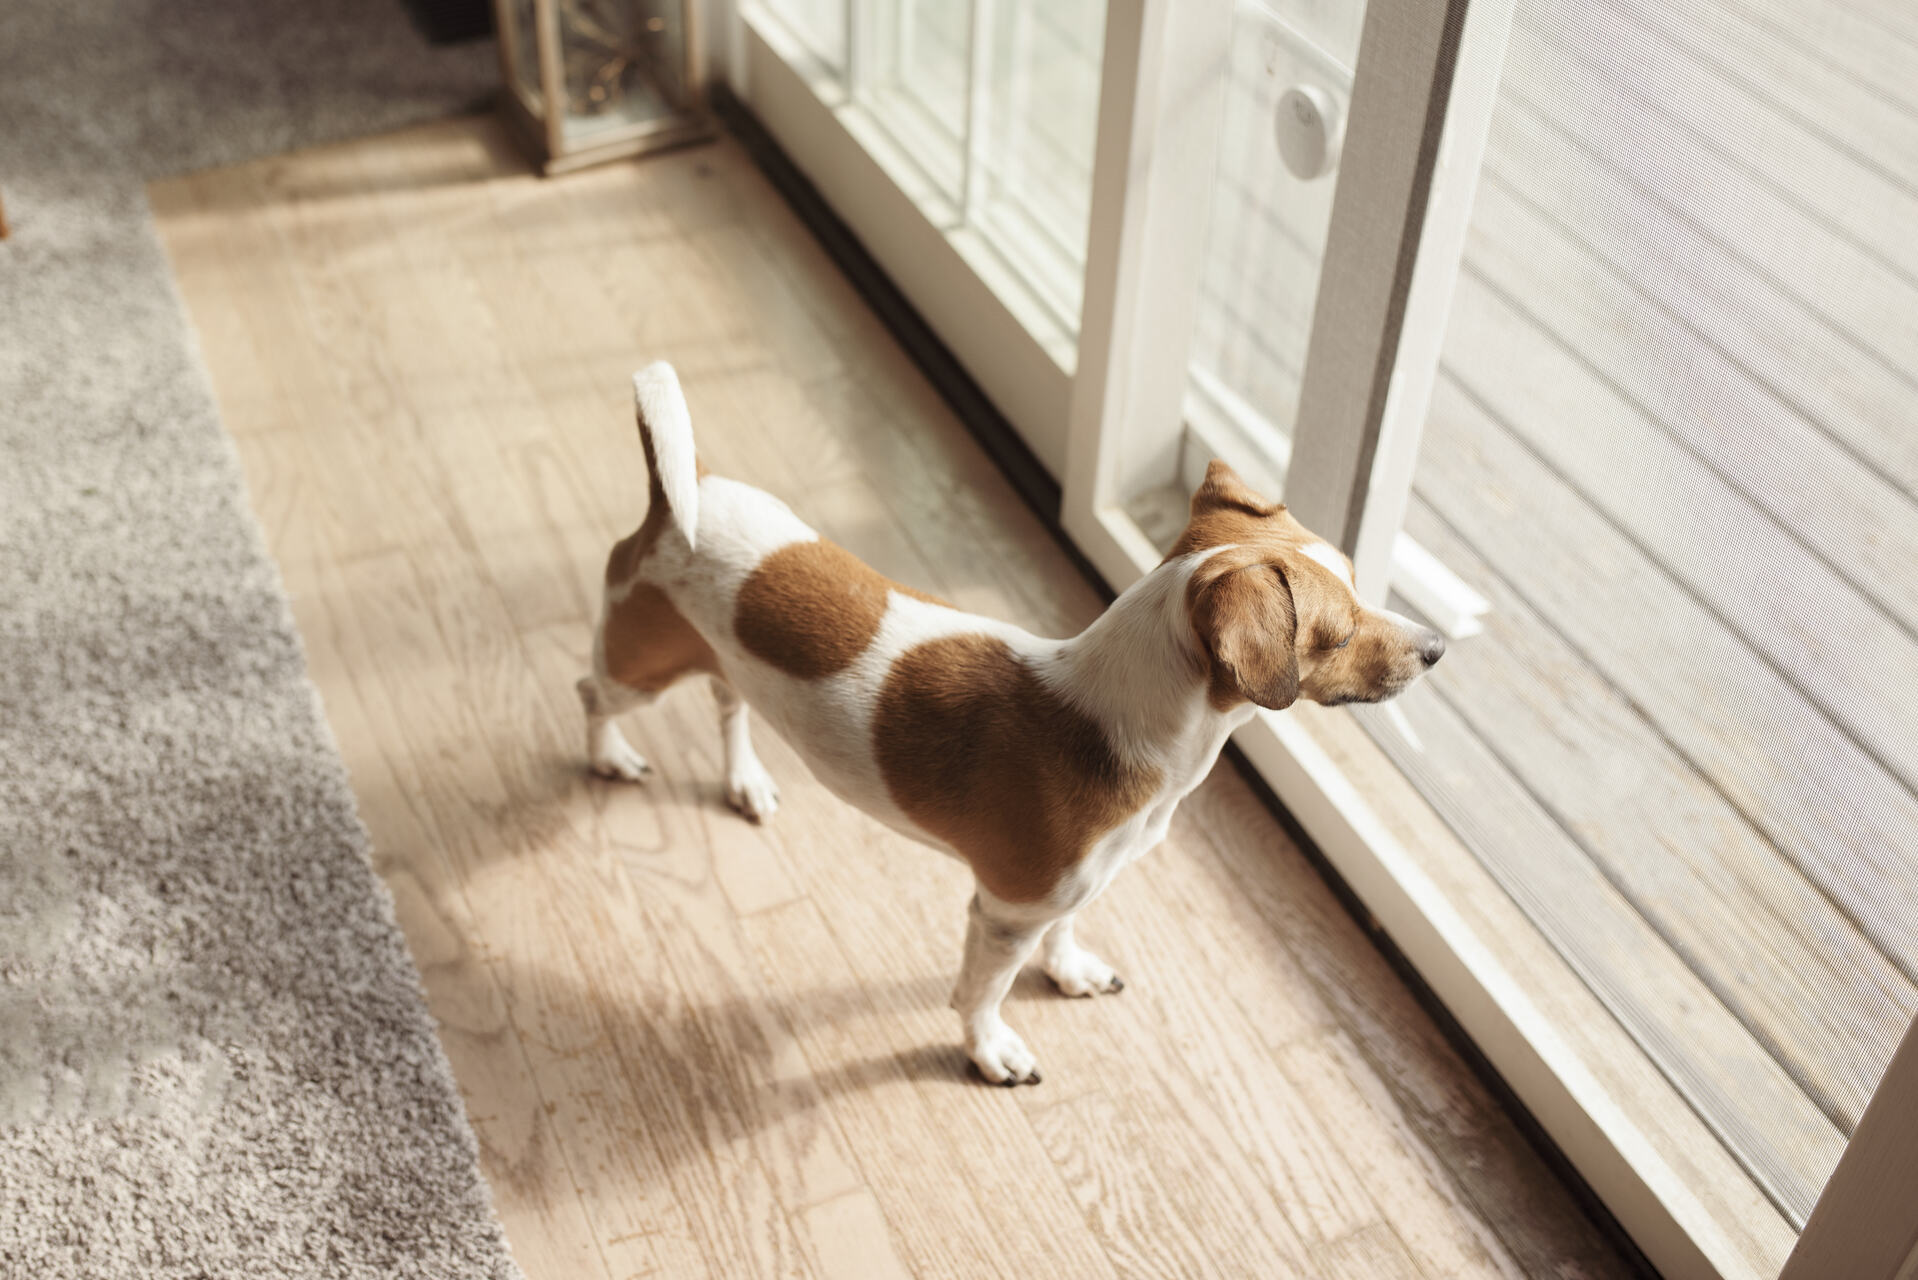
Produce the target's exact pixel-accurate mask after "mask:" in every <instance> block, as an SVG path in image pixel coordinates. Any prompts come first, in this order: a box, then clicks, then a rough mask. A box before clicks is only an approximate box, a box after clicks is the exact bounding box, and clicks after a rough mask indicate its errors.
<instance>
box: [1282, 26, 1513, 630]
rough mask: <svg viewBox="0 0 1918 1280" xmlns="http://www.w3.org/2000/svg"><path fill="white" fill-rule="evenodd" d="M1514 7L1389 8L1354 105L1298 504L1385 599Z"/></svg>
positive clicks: (1370, 590)
mask: <svg viewBox="0 0 1918 1280" xmlns="http://www.w3.org/2000/svg"><path fill="white" fill-rule="evenodd" d="M1513 7H1514V0H1469V7H1468V0H1445V3H1432V4H1423V5H1421V4H1413V5H1402V6H1392V5H1385V4H1379V3H1374V4H1372V5H1370V6H1369V7H1368V9H1367V12H1366V19H1365V26H1364V30H1363V32H1362V35H1361V37H1360V44H1359V63H1358V65H1359V75H1360V76H1361V77H1365V78H1366V79H1367V81H1368V83H1367V84H1365V86H1364V87H1363V89H1361V90H1359V91H1357V92H1355V93H1354V95H1353V99H1352V111H1351V118H1350V122H1349V123H1348V125H1347V132H1346V144H1345V147H1346V150H1345V159H1344V161H1343V162H1342V164H1341V169H1342V172H1341V174H1340V177H1339V185H1338V189H1337V191H1336V192H1335V193H1334V195H1333V201H1332V219H1331V232H1330V235H1329V237H1328V239H1327V243H1326V253H1325V264H1324V267H1323V270H1322V272H1321V274H1320V277H1319V291H1318V302H1317V305H1316V307H1315V308H1314V311H1313V322H1312V334H1311V340H1310V345H1309V348H1308V350H1307V353H1306V361H1305V377H1304V384H1303V386H1302V387H1301V389H1300V394H1299V414H1298V422H1297V424H1296V425H1295V427H1294V429H1293V437H1292V453H1291V459H1290V463H1289V465H1288V467H1287V470H1286V486H1285V499H1286V504H1287V505H1288V506H1289V507H1291V508H1292V510H1293V512H1294V513H1295V514H1296V515H1297V516H1298V517H1299V519H1300V520H1301V521H1303V522H1304V523H1305V524H1306V525H1307V526H1308V527H1310V528H1312V529H1316V530H1318V531H1319V532H1320V533H1322V534H1324V535H1325V536H1326V537H1328V538H1331V539H1332V540H1333V541H1335V542H1337V543H1339V545H1340V546H1342V547H1343V548H1344V549H1345V551H1346V552H1347V553H1348V554H1350V555H1351V556H1352V559H1353V561H1354V564H1355V566H1356V568H1357V570H1358V582H1359V585H1360V588H1361V590H1362V591H1364V592H1365V593H1366V594H1367V595H1368V596H1369V597H1370V598H1371V599H1372V600H1373V602H1374V603H1381V602H1383V600H1384V597H1385V593H1386V590H1387V588H1388V586H1389V584H1390V581H1391V577H1392V574H1391V569H1392V562H1393V548H1394V545H1395V543H1396V542H1397V539H1398V536H1399V528H1400V526H1401V525H1402V524H1403V523H1404V519H1405V510H1406V505H1407V501H1408V499H1409V496H1410V493H1411V486H1412V472H1413V468H1414V467H1415V465H1416V463H1417V460H1418V447H1419V439H1420V436H1421V435H1422V434H1423V431H1424V427H1425V415H1426V411H1427V409H1428V408H1429V406H1430V403H1431V395H1432V385H1433V382H1434V381H1435V380H1436V377H1437V373H1438V362H1439V354H1440V346H1441V344H1442V341H1443V337H1444V333H1445V319H1446V316H1447V315H1448V314H1449V312H1450V311H1451V306H1452V290H1453V286H1454V285H1455V283H1456V282H1457V279H1458V266H1459V260H1460V258H1461V257H1462V256H1463V254H1464V250H1465V238H1466V233H1467V230H1468V227H1469V223H1470V220H1471V210H1472V199H1473V196H1474V195H1475V193H1476V191H1477V188H1478V173H1479V162H1480V160H1481V159H1482V157H1483V155H1484V152H1485V139H1486V135H1487V133H1488V132H1489V130H1490V128H1491V120H1492V110H1493V107H1494V105H1495V103H1496V100H1497V96H1498V78H1499V69H1500V67H1501V66H1502V65H1503V63H1504V60H1505V45H1506V40H1507V37H1508V36H1509V34H1510V31H1511V24H1512V11H1513ZM1468 25H1469V30H1468ZM1388 65H1389V66H1391V67H1394V68H1396V72H1395V74H1393V75H1392V77H1391V79H1389V80H1387V81H1385V82H1383V83H1382V82H1381V80H1380V76H1381V74H1382V68H1384V67H1386V66H1388ZM1373 156H1379V157H1397V158H1398V161H1397V163H1395V164H1394V163H1386V164H1379V163H1368V160H1369V158H1370V157H1373Z"/></svg>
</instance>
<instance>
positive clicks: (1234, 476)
mask: <svg viewBox="0 0 1918 1280" xmlns="http://www.w3.org/2000/svg"><path fill="white" fill-rule="evenodd" d="M1222 507H1235V508H1237V509H1238V510H1240V511H1245V512H1249V513H1250V514H1252V515H1255V516H1269V515H1274V514H1276V513H1278V512H1280V511H1283V510H1285V504H1284V503H1282V502H1267V501H1266V500H1265V499H1264V498H1263V497H1261V496H1260V495H1259V493H1258V491H1257V490H1255V489H1254V488H1253V487H1252V486H1251V485H1249V484H1247V483H1246V482H1245V480H1244V479H1243V478H1242V477H1241V476H1240V475H1239V473H1238V472H1236V471H1234V470H1233V469H1232V468H1231V467H1229V466H1227V465H1226V464H1225V463H1223V462H1221V461H1220V460H1219V459H1217V458H1214V459H1213V460H1212V461H1211V462H1210V463H1209V464H1208V465H1207V466H1206V469H1205V479H1204V480H1203V481H1201V482H1200V484H1199V487H1198V488H1197V489H1195V490H1194V491H1193V493H1192V514H1193V515H1195V516H1198V515H1203V514H1205V513H1206V512H1208V511H1217V510H1219V509H1220V508H1222Z"/></svg>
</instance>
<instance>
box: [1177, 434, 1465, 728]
mask: <svg viewBox="0 0 1918 1280" xmlns="http://www.w3.org/2000/svg"><path fill="white" fill-rule="evenodd" d="M1206 551H1209V552H1211V553H1212V554H1210V555H1208V556H1206V557H1205V559H1204V560H1202V561H1201V562H1200V563H1199V565H1198V566H1197V568H1196V569H1194V571H1193V574H1192V579H1191V582H1190V583H1189V584H1188V586H1187V587H1186V596H1185V604H1186V612H1187V613H1188V614H1189V615H1190V617H1191V620H1192V629H1193V631H1194V633H1195V634H1196V635H1197V636H1198V639H1199V644H1200V646H1201V648H1202V649H1203V650H1204V654H1205V662H1206V664H1207V667H1208V672H1209V675H1208V679H1209V684H1210V689H1209V696H1210V698H1211V700H1212V704H1213V705H1214V706H1215V707H1219V708H1220V709H1224V708H1227V707H1231V706H1235V705H1238V704H1240V703H1241V702H1244V701H1248V700H1249V701H1251V702H1256V703H1257V704H1258V705H1260V706H1262V707H1271V708H1273V709H1278V708H1281V707H1289V706H1291V705H1292V704H1293V703H1294V702H1296V701H1298V700H1299V699H1300V698H1304V699H1306V700H1307V701H1309V702H1318V703H1323V704H1325V705H1327V706H1336V705H1338V704H1339V703H1344V702H1382V701H1384V700H1385V699H1387V698H1389V697H1391V696H1392V695H1393V694H1396V693H1398V692H1399V691H1400V690H1402V689H1404V688H1405V687H1406V686H1407V685H1409V684H1411V683H1412V681H1414V680H1416V679H1418V678H1419V677H1420V676H1421V675H1423V674H1425V672H1426V670H1427V669H1428V668H1429V667H1431V665H1432V664H1433V663H1435V662H1437V661H1438V660H1439V658H1440V657H1441V656H1442V655H1443V654H1444V653H1445V639H1444V637H1442V636H1441V635H1439V633H1438V632H1436V631H1433V630H1432V629H1431V628H1429V627H1422V626H1420V625H1418V624H1417V623H1415V622H1412V621H1411V620H1409V619H1407V618H1402V617H1400V616H1399V615H1398V614H1396V613H1388V612H1386V611H1384V610H1382V609H1368V608H1366V607H1365V605H1363V604H1361V603H1360V602H1359V598H1358V596H1357V594H1356V593H1355V592H1354V590H1353V582H1352V562H1351V560H1349V559H1348V558H1346V556H1345V555H1344V554H1343V553H1342V552H1340V551H1339V550H1338V549H1337V548H1336V547H1334V546H1332V545H1331V544H1329V543H1327V542H1326V541H1325V540H1324V539H1322V538H1320V537H1318V536H1316V535H1315V534H1313V533H1312V532H1311V531H1310V530H1308V529H1307V528H1306V527H1305V526H1304V525H1302V524H1300V523H1299V522H1298V521H1297V520H1295V519H1293V518H1292V516H1291V514H1290V513H1289V512H1288V511H1286V509H1285V506H1284V504H1283V503H1277V502H1268V501H1266V500H1265V499H1264V498H1262V497H1260V496H1259V495H1258V494H1257V493H1255V492H1254V491H1253V490H1252V488H1251V486H1249V485H1247V484H1246V483H1245V481H1244V480H1241V479H1240V478H1239V476H1238V473H1237V472H1235V471H1233V470H1232V468H1231V467H1228V466H1226V465H1225V463H1223V462H1216V461H1215V462H1214V463H1213V464H1212V465H1211V466H1210V467H1209V468H1207V469H1206V473H1205V483H1203V484H1201V485H1200V486H1199V489H1198V492H1196V493H1194V494H1193V495H1192V516H1191V519H1190V520H1189V521H1188V522H1187V524H1186V527H1185V532H1184V533H1182V534H1181V535H1180V536H1179V541H1178V542H1177V543H1176V544H1175V545H1174V546H1173V548H1172V552H1171V557H1168V558H1172V557H1178V556H1183V555H1189V554H1191V553H1193V552H1206Z"/></svg>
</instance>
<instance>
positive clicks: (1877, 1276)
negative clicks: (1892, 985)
mask: <svg viewBox="0 0 1918 1280" xmlns="http://www.w3.org/2000/svg"><path fill="white" fill-rule="evenodd" d="M1829 1276H1844V1277H1846V1280H1912V1277H1914V1276H1918V1020H1914V1021H1913V1022H1912V1024H1911V1026H1910V1027H1909V1028H1907V1029H1906V1031H1905V1039H1904V1043H1903V1044H1901V1045H1899V1046H1898V1051H1897V1052H1896V1053H1894V1054H1893V1055H1892V1059H1891V1065H1890V1066H1889V1067H1887V1068H1886V1069H1885V1076H1884V1079H1882V1080H1881V1081H1879V1083H1878V1089H1877V1091H1876V1092H1874V1093H1873V1094H1872V1096H1871V1103H1870V1105H1869V1106H1867V1107H1866V1108H1865V1114H1864V1115H1863V1116H1861V1117H1859V1120H1858V1129H1857V1131H1856V1132H1854V1133H1853V1134H1852V1135H1851V1142H1850V1143H1849V1144H1848V1145H1847V1146H1846V1147H1845V1154H1844V1155H1842V1156H1840V1157H1839V1159H1838V1168H1837V1169H1835V1170H1834V1171H1833V1172H1832V1175H1831V1181H1829V1182H1827V1183H1826V1184H1825V1190H1824V1193H1823V1194H1821V1195H1820V1196H1819V1197H1818V1204H1817V1205H1816V1206H1815V1207H1814V1208H1813V1209H1812V1211H1811V1218H1810V1220H1808V1221H1807V1222H1806V1223H1805V1230H1804V1232H1803V1234H1801V1235H1800V1236H1799V1237H1798V1247H1797V1248H1795V1249H1793V1250H1792V1253H1791V1257H1790V1258H1789V1259H1787V1260H1786V1262H1785V1269H1784V1271H1783V1272H1782V1273H1781V1274H1780V1275H1779V1280H1826V1277H1829Z"/></svg>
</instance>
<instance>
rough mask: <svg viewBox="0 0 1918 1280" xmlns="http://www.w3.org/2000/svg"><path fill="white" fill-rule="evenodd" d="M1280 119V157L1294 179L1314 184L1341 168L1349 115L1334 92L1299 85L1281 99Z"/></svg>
mask: <svg viewBox="0 0 1918 1280" xmlns="http://www.w3.org/2000/svg"><path fill="white" fill-rule="evenodd" d="M1277 117H1278V118H1277V121H1276V131H1277V133H1278V137H1279V157H1280V158H1281V159H1282V160H1284V161H1285V167H1286V168H1287V169H1290V170H1291V171H1292V176H1293V177H1295V178H1299V179H1301V180H1302V181H1305V182H1310V181H1311V180H1312V179H1314V178H1323V177H1324V176H1325V175H1326V174H1328V173H1330V172H1332V170H1334V169H1336V168H1338V165H1339V144H1340V143H1342V142H1344V141H1345V113H1344V111H1343V110H1342V109H1341V108H1340V106H1339V100H1338V99H1337V98H1335V97H1333V96H1332V95H1331V93H1330V92H1328V91H1327V90H1324V89H1321V88H1319V87H1318V86H1317V85H1311V84H1295V85H1293V86H1292V87H1291V88H1290V89H1287V90H1286V91H1285V92H1284V93H1282V94H1280V95H1279V109H1278V112H1277Z"/></svg>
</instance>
